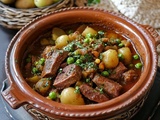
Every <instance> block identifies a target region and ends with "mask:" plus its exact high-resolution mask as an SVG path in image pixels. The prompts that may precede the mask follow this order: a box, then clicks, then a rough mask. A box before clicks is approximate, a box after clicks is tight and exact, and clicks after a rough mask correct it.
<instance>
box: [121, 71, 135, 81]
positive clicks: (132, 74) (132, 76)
mask: <svg viewBox="0 0 160 120" xmlns="http://www.w3.org/2000/svg"><path fill="white" fill-rule="evenodd" d="M137 77H138V74H137V73H136V72H135V71H134V70H128V71H126V72H125V73H123V79H124V82H129V81H132V80H135V79H137Z"/></svg>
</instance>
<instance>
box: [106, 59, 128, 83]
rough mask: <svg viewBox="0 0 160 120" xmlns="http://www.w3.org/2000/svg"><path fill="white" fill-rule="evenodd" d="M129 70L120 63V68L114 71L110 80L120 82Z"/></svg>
mask: <svg viewBox="0 0 160 120" xmlns="http://www.w3.org/2000/svg"><path fill="white" fill-rule="evenodd" d="M126 70H127V68H126V67H125V66H124V64H123V63H122V62H119V64H118V66H117V67H116V68H115V69H114V70H113V71H112V73H111V75H110V76H109V78H110V79H113V80H116V81H119V79H121V77H122V74H123V73H124V72H125V71H126Z"/></svg>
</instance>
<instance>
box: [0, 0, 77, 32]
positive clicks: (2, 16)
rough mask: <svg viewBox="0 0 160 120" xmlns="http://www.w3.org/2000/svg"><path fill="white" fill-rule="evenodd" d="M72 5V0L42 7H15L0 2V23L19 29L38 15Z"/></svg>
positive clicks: (63, 0) (62, 0) (61, 0)
mask: <svg viewBox="0 0 160 120" xmlns="http://www.w3.org/2000/svg"><path fill="white" fill-rule="evenodd" d="M73 5H74V0H60V1H59V2H58V3H55V4H53V5H51V6H48V7H44V8H32V9H16V8H13V7H9V6H6V5H4V4H2V3H1V2H0V24H1V25H2V26H4V27H7V28H9V29H21V28H22V27H23V26H24V25H26V24H27V23H28V22H29V21H31V20H33V19H34V18H36V17H38V16H41V15H44V14H46V13H49V12H53V11H55V10H58V9H61V8H65V7H72V6H73Z"/></svg>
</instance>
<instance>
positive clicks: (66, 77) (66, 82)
mask: <svg viewBox="0 0 160 120" xmlns="http://www.w3.org/2000/svg"><path fill="white" fill-rule="evenodd" d="M81 76H82V70H81V67H79V66H77V65H75V64H70V65H68V66H66V67H65V68H63V70H62V72H61V73H59V74H58V75H57V77H56V78H55V80H54V83H53V86H55V87H56V88H57V89H63V88H66V87H69V86H70V85H72V84H74V83H75V82H77V81H79V80H80V79H81Z"/></svg>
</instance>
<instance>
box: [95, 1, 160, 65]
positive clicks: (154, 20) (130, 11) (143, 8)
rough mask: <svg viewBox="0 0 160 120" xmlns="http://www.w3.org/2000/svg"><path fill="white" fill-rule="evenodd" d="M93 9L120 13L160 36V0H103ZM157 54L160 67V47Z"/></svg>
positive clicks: (159, 46)
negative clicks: (148, 26) (149, 27)
mask: <svg viewBox="0 0 160 120" xmlns="http://www.w3.org/2000/svg"><path fill="white" fill-rule="evenodd" d="M93 7H95V8H101V9H105V10H112V11H115V12H120V13H122V14H123V15H125V16H127V17H129V18H130V19H132V20H134V21H136V22H138V23H140V24H145V25H150V26H152V27H153V28H155V29H156V30H157V31H158V32H159V34H160V0H101V2H100V4H97V5H93ZM157 53H158V57H159V59H158V61H159V62H158V66H160V45H158V47H157Z"/></svg>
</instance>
